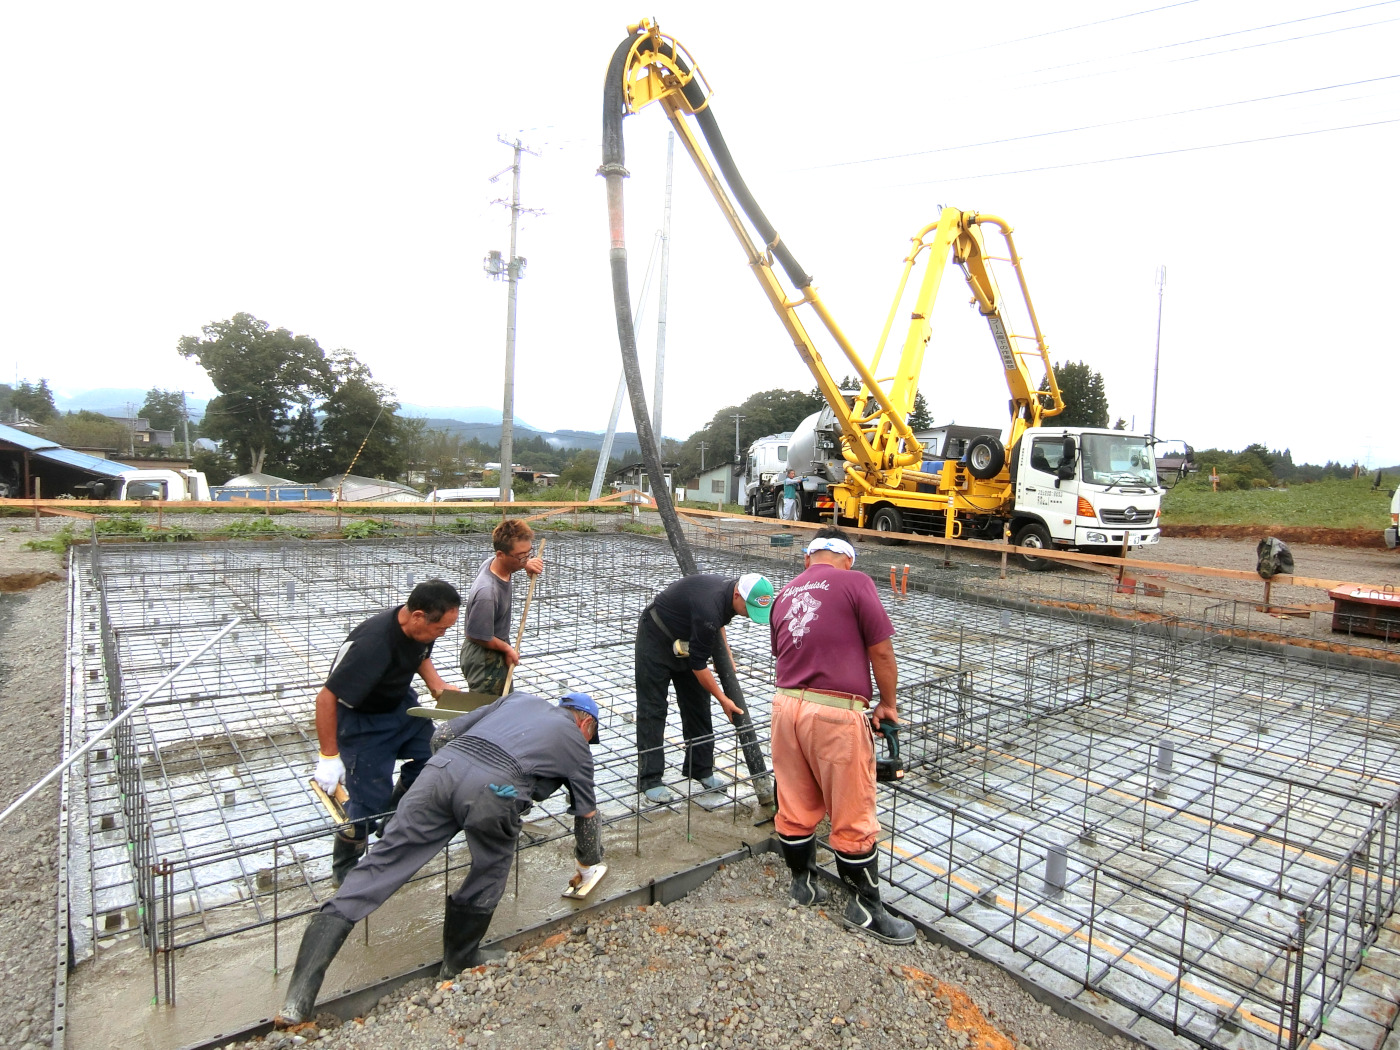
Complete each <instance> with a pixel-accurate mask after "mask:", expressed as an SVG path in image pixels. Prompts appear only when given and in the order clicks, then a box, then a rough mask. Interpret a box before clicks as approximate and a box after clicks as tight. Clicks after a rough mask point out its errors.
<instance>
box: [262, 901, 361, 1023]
mask: <svg viewBox="0 0 1400 1050" xmlns="http://www.w3.org/2000/svg"><path fill="white" fill-rule="evenodd" d="M354 928H355V924H354V923H353V922H351V921H350V920H348V919H342V918H341V917H340V916H339V915H332V914H330V913H329V912H324V911H321V912H317V913H316V914H315V915H313V916H312V917H311V924H310V925H309V926H307V927H306V932H305V933H303V934H302V935H301V947H300V948H299V949H298V950H297V964H296V966H294V967H293V968H292V982H291V984H289V985H288V986H287V1002H286V1004H285V1005H284V1006H283V1007H282V1010H281V1012H280V1013H279V1014H278V1015H277V1018H276V1021H275V1022H274V1023H275V1024H276V1025H277V1026H278V1027H279V1028H286V1027H287V1026H289V1025H294V1024H301V1022H303V1021H305V1020H306V1019H307V1018H308V1017H310V1016H311V1011H312V1010H313V1009H314V1008H315V1006H316V993H318V992H319V991H320V990H321V982H322V981H324V980H325V979H326V967H327V966H329V965H330V964H331V960H332V959H334V958H335V953H336V952H338V951H340V946H341V945H342V944H344V943H345V938H346V937H349V936H350V931H351V930H353V929H354Z"/></svg>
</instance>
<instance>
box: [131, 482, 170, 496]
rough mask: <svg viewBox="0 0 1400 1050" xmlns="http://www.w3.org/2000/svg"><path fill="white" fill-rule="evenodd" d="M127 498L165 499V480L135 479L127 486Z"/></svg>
mask: <svg viewBox="0 0 1400 1050" xmlns="http://www.w3.org/2000/svg"><path fill="white" fill-rule="evenodd" d="M126 498H127V499H165V482H163V481H133V482H130V483H129V484H128V485H127V486H126Z"/></svg>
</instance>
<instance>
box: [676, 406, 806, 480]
mask: <svg viewBox="0 0 1400 1050" xmlns="http://www.w3.org/2000/svg"><path fill="white" fill-rule="evenodd" d="M825 403H826V402H825V400H824V399H823V398H822V396H821V395H820V394H818V393H817V392H816V391H815V390H810V391H803V390H763V391H760V392H759V393H757V394H754V395H752V396H751V397H749V399H748V400H746V401H745V402H744V403H743V404H740V405H731V406H728V407H726V408H721V409H720V410H719V411H718V412H716V413H715V414H714V416H713V418H711V420H710V421H709V422H708V423H706V424H705V426H704V428H703V429H701V430H697V431H696V432H695V433H693V434H691V435H690V437H688V438H686V440H685V441H684V443H682V445H681V447H680V449H679V451H678V453H677V455H676V459H675V462H676V463H678V464H679V466H680V471H679V476H680V477H683V478H690V477H694V476H695V475H696V474H698V473H699V472H700V443H701V442H702V441H703V442H704V443H705V468H706V469H707V470H708V469H709V468H711V467H715V466H718V465H719V464H720V463H729V462H732V461H733V459H734V416H735V415H739V416H742V417H743V418H742V419H740V421H739V451H740V454H741V455H742V454H743V451H744V450H745V449H747V448H748V447H749V446H750V445H751V444H753V442H754V441H756V440H757V439H758V438H761V437H764V436H765V435H767V434H779V433H782V432H783V431H785V430H792V429H793V428H794V427H796V426H797V424H798V423H800V422H802V420H803V419H805V418H806V417H807V416H810V415H811V414H812V413H813V412H815V411H817V410H818V409H819V408H821V407H822V405H824V404H825Z"/></svg>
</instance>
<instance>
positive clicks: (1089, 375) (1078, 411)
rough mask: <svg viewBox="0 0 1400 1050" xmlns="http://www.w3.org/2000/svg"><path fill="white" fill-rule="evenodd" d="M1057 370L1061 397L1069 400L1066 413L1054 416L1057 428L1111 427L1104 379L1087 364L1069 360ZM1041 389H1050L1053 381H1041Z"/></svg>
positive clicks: (1057, 364) (1058, 365)
mask: <svg viewBox="0 0 1400 1050" xmlns="http://www.w3.org/2000/svg"><path fill="white" fill-rule="evenodd" d="M1054 367H1055V378H1056V379H1057V380H1058V381H1059V384H1060V395H1061V396H1062V397H1063V398H1064V399H1065V410H1064V411H1063V412H1061V413H1060V414H1059V415H1058V416H1052V417H1051V419H1052V421H1053V423H1054V425H1055V426H1057V427H1060V426H1063V427H1104V428H1107V426H1108V394H1107V393H1106V392H1105V391H1104V385H1103V376H1101V375H1100V374H1099V373H1098V372H1095V371H1094V370H1093V369H1091V368H1090V367H1089V366H1088V365H1086V364H1085V363H1084V362H1083V361H1065V362H1063V363H1056V364H1055V366H1054ZM1040 389H1041V390H1049V389H1050V381H1049V380H1048V379H1044V380H1041V383H1040Z"/></svg>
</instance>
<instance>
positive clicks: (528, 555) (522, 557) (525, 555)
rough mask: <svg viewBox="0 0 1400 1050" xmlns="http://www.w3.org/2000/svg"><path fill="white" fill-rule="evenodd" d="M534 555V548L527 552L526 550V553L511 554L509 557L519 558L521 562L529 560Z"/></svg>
mask: <svg viewBox="0 0 1400 1050" xmlns="http://www.w3.org/2000/svg"><path fill="white" fill-rule="evenodd" d="M534 553H535V548H534V547H531V548H530V549H529V550H527V551H522V552H521V553H519V554H512V555H511V557H512V558H519V559H520V560H521V561H529V560H530V558H531V557H533V556H534Z"/></svg>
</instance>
